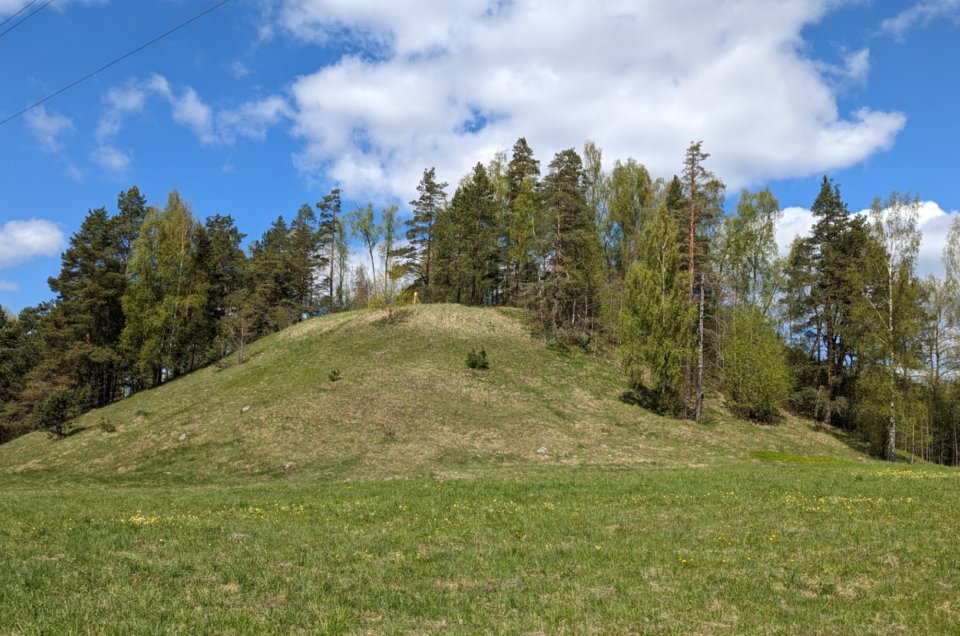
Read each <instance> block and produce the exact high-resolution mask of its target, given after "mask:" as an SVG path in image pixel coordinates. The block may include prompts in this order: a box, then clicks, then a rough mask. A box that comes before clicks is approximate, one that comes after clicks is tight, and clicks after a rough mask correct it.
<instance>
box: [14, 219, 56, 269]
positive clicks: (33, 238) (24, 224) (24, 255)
mask: <svg viewBox="0 0 960 636" xmlns="http://www.w3.org/2000/svg"><path fill="white" fill-rule="evenodd" d="M63 244H64V237H63V232H62V231H60V228H59V227H58V226H57V224H56V223H53V222H52V221H46V220H43V219H31V220H29V221H7V222H6V223H4V224H3V226H0V267H12V266H13V265H17V264H19V263H24V262H26V261H29V260H30V259H32V258H34V257H35V256H56V255H57V254H59V253H60V249H61V248H62V247H63Z"/></svg>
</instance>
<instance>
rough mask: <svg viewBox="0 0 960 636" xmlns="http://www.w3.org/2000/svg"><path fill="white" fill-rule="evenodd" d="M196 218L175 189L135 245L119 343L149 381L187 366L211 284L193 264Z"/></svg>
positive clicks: (148, 219)
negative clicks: (189, 349)
mask: <svg viewBox="0 0 960 636" xmlns="http://www.w3.org/2000/svg"><path fill="white" fill-rule="evenodd" d="M196 233H197V222H196V221H195V220H194V218H193V214H192V213H191V212H190V209H189V207H188V206H187V204H186V203H185V202H184V201H183V200H182V199H181V198H180V195H179V193H178V192H177V191H176V190H174V191H172V192H171V193H170V196H169V197H168V199H167V204H166V206H165V207H164V208H163V209H162V210H161V209H157V208H151V209H150V210H149V211H148V212H147V216H146V219H145V220H144V222H143V225H142V226H141V229H140V235H139V236H138V237H137V239H136V240H135V241H134V244H133V257H132V260H131V262H130V265H129V267H128V268H127V273H128V276H129V279H130V283H129V286H128V288H127V293H126V294H125V295H124V297H123V310H124V314H125V315H126V318H127V322H126V326H125V327H124V330H123V335H122V338H121V343H122V347H123V349H124V350H125V351H126V352H128V354H129V355H130V356H131V357H132V359H133V360H134V361H135V363H136V365H137V368H138V369H139V371H140V373H141V374H142V376H143V378H144V379H146V380H147V382H148V383H149V384H150V385H157V384H159V383H160V382H161V381H162V380H163V379H164V378H165V377H167V376H174V377H175V376H177V375H179V374H180V373H181V372H183V371H186V370H189V364H188V362H189V361H188V359H187V355H188V351H187V350H186V343H187V342H188V341H189V339H190V334H191V331H192V330H193V329H194V327H195V326H196V323H197V321H200V320H202V319H203V316H204V309H205V307H206V302H207V292H208V282H207V280H206V278H205V277H204V276H202V275H201V273H200V272H198V271H196V269H195V268H192V267H191V261H192V256H193V250H194V238H195V235H196Z"/></svg>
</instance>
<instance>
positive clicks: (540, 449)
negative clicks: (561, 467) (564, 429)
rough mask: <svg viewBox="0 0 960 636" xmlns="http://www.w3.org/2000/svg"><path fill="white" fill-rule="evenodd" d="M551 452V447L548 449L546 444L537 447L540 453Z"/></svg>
mask: <svg viewBox="0 0 960 636" xmlns="http://www.w3.org/2000/svg"><path fill="white" fill-rule="evenodd" d="M549 452H550V449H548V448H547V447H546V446H541V447H540V448H538V449H537V454H538V455H546V454H547V453H549Z"/></svg>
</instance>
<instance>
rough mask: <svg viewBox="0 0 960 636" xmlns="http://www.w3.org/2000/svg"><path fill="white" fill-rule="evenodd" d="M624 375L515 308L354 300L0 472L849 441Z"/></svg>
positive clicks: (354, 473) (578, 455)
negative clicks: (690, 408) (548, 338)
mask: <svg viewBox="0 0 960 636" xmlns="http://www.w3.org/2000/svg"><path fill="white" fill-rule="evenodd" d="M474 347H477V348H479V347H483V348H485V349H486V351H487V354H488V358H489V360H490V368H489V369H488V370H485V371H480V370H473V369H470V368H468V367H467V365H466V364H465V358H466V355H467V353H468V352H469V351H470V350H471V349H472V348H474ZM333 370H337V371H339V373H340V379H339V380H338V381H335V382H334V381H331V379H330V372H331V371H333ZM623 391H624V381H623V376H622V374H621V372H620V371H619V369H618V367H617V364H616V361H615V360H614V359H613V358H612V357H611V358H610V359H604V358H601V357H596V356H590V355H585V354H582V353H577V352H561V351H556V350H553V349H550V348H548V347H546V346H545V345H544V344H543V342H542V341H541V340H540V339H537V338H535V337H533V336H532V335H531V334H530V332H529V330H528V329H527V328H526V326H525V325H524V323H523V322H522V320H521V319H520V316H519V314H517V313H515V312H511V311H501V310H496V309H484V308H470V307H462V306H458V305H420V306H417V307H413V308H407V309H404V310H401V311H400V312H395V313H394V314H393V318H392V319H391V318H390V317H389V316H388V314H387V312H386V311H361V312H350V313H343V314H337V315H334V316H328V317H322V318H316V319H313V320H309V321H306V322H304V323H301V324H298V325H296V326H293V327H291V328H289V329H286V330H284V331H282V332H280V333H277V334H274V335H271V336H269V337H267V338H264V339H262V340H260V341H259V342H257V343H255V344H254V345H253V346H252V347H250V348H249V359H248V361H247V362H245V363H244V364H242V365H238V364H236V363H235V361H231V364H229V365H228V366H222V367H219V368H218V367H216V366H211V367H210V368H207V369H205V370H202V371H199V372H196V373H193V374H191V375H189V376H186V377H183V378H180V379H178V380H176V381H173V382H170V383H168V384H166V385H164V386H162V387H160V388H158V389H155V390H152V391H148V392H144V393H141V394H138V395H135V396H133V397H132V398H130V399H127V400H124V401H122V402H119V403H116V404H113V405H111V406H109V407H107V408H104V409H100V410H97V411H93V412H91V413H88V414H86V415H84V416H83V417H81V418H79V419H78V420H77V421H76V422H75V423H74V425H73V430H74V431H75V433H74V434H72V435H70V436H69V437H67V438H65V439H61V440H53V439H51V438H50V437H49V436H48V435H47V434H45V433H35V434H32V435H28V436H26V437H24V438H21V439H18V440H16V441H14V442H13V443H9V444H6V445H3V446H0V475H2V474H6V475H10V476H12V475H13V474H20V475H23V476H25V477H26V476H31V475H47V476H49V477H50V478H54V479H76V478H78V477H89V478H116V477H117V476H122V477H124V478H132V479H137V480H150V479H159V480H161V481H164V482H166V481H169V480H171V479H173V480H183V481H189V482H191V483H195V482H198V481H202V482H207V481H220V480H235V479H237V478H239V477H250V478H260V477H263V476H265V475H287V476H294V477H295V478H297V479H303V478H317V477H335V478H384V477H396V476H417V475H421V476H427V475H436V476H447V475H456V474H460V473H474V474H475V473H477V472H482V471H484V470H487V469H491V468H496V469H497V470H502V469H503V468H504V467H508V468H511V469H518V470H523V469H526V468H530V467H536V466H542V465H545V464H546V465H550V464H560V465H570V466H584V465H590V466H610V467H631V466H632V467H637V466H691V465H693V466H696V465H712V464H718V463H724V462H730V461H739V460H744V459H750V458H752V457H759V458H770V457H776V456H777V455H776V454H777V453H780V454H786V455H791V456H818V457H823V456H825V457H835V458H840V459H851V460H853V459H858V455H857V454H856V453H854V452H853V451H851V450H850V449H849V448H848V447H847V446H846V445H845V444H843V443H842V442H840V441H838V440H837V439H836V438H835V437H834V436H832V435H831V434H829V433H826V432H824V433H817V432H815V431H813V430H812V428H811V427H810V426H809V425H808V424H807V423H804V422H801V421H798V420H793V419H788V420H786V421H785V422H783V423H781V424H779V425H777V426H757V425H755V424H751V423H748V422H743V421H740V420H737V419H735V418H732V417H726V416H724V415H723V414H717V413H715V414H713V415H711V416H710V418H709V421H708V422H707V423H704V424H695V423H691V422H681V421H674V420H670V419H665V418H661V417H658V416H656V415H653V414H650V413H649V412H647V411H645V410H643V409H641V408H640V407H638V406H636V405H634V404H630V403H629V402H628V401H625V400H624V399H622V397H621V396H622V395H623ZM111 431H112V432H111ZM544 449H546V450H544Z"/></svg>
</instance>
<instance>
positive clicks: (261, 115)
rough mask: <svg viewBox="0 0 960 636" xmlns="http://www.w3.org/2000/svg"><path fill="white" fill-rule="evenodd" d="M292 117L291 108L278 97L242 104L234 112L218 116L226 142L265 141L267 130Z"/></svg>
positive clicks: (220, 132)
mask: <svg viewBox="0 0 960 636" xmlns="http://www.w3.org/2000/svg"><path fill="white" fill-rule="evenodd" d="M291 115H292V112H291V110H290V106H289V105H288V104H287V101H286V100H285V99H283V98H282V97H278V96H276V95H274V96H272V97H267V98H265V99H262V100H260V101H254V102H247V103H245V104H241V105H240V106H239V107H238V108H236V109H233V110H224V111H222V112H220V113H219V114H218V116H217V126H218V131H219V136H220V138H221V139H223V140H225V141H234V140H236V139H237V138H238V137H247V138H249V139H255V140H257V141H263V140H264V139H266V137H267V129H268V128H269V127H270V126H274V125H276V124H277V123H279V122H280V121H281V120H283V119H286V118H289V117H290V116H291Z"/></svg>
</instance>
